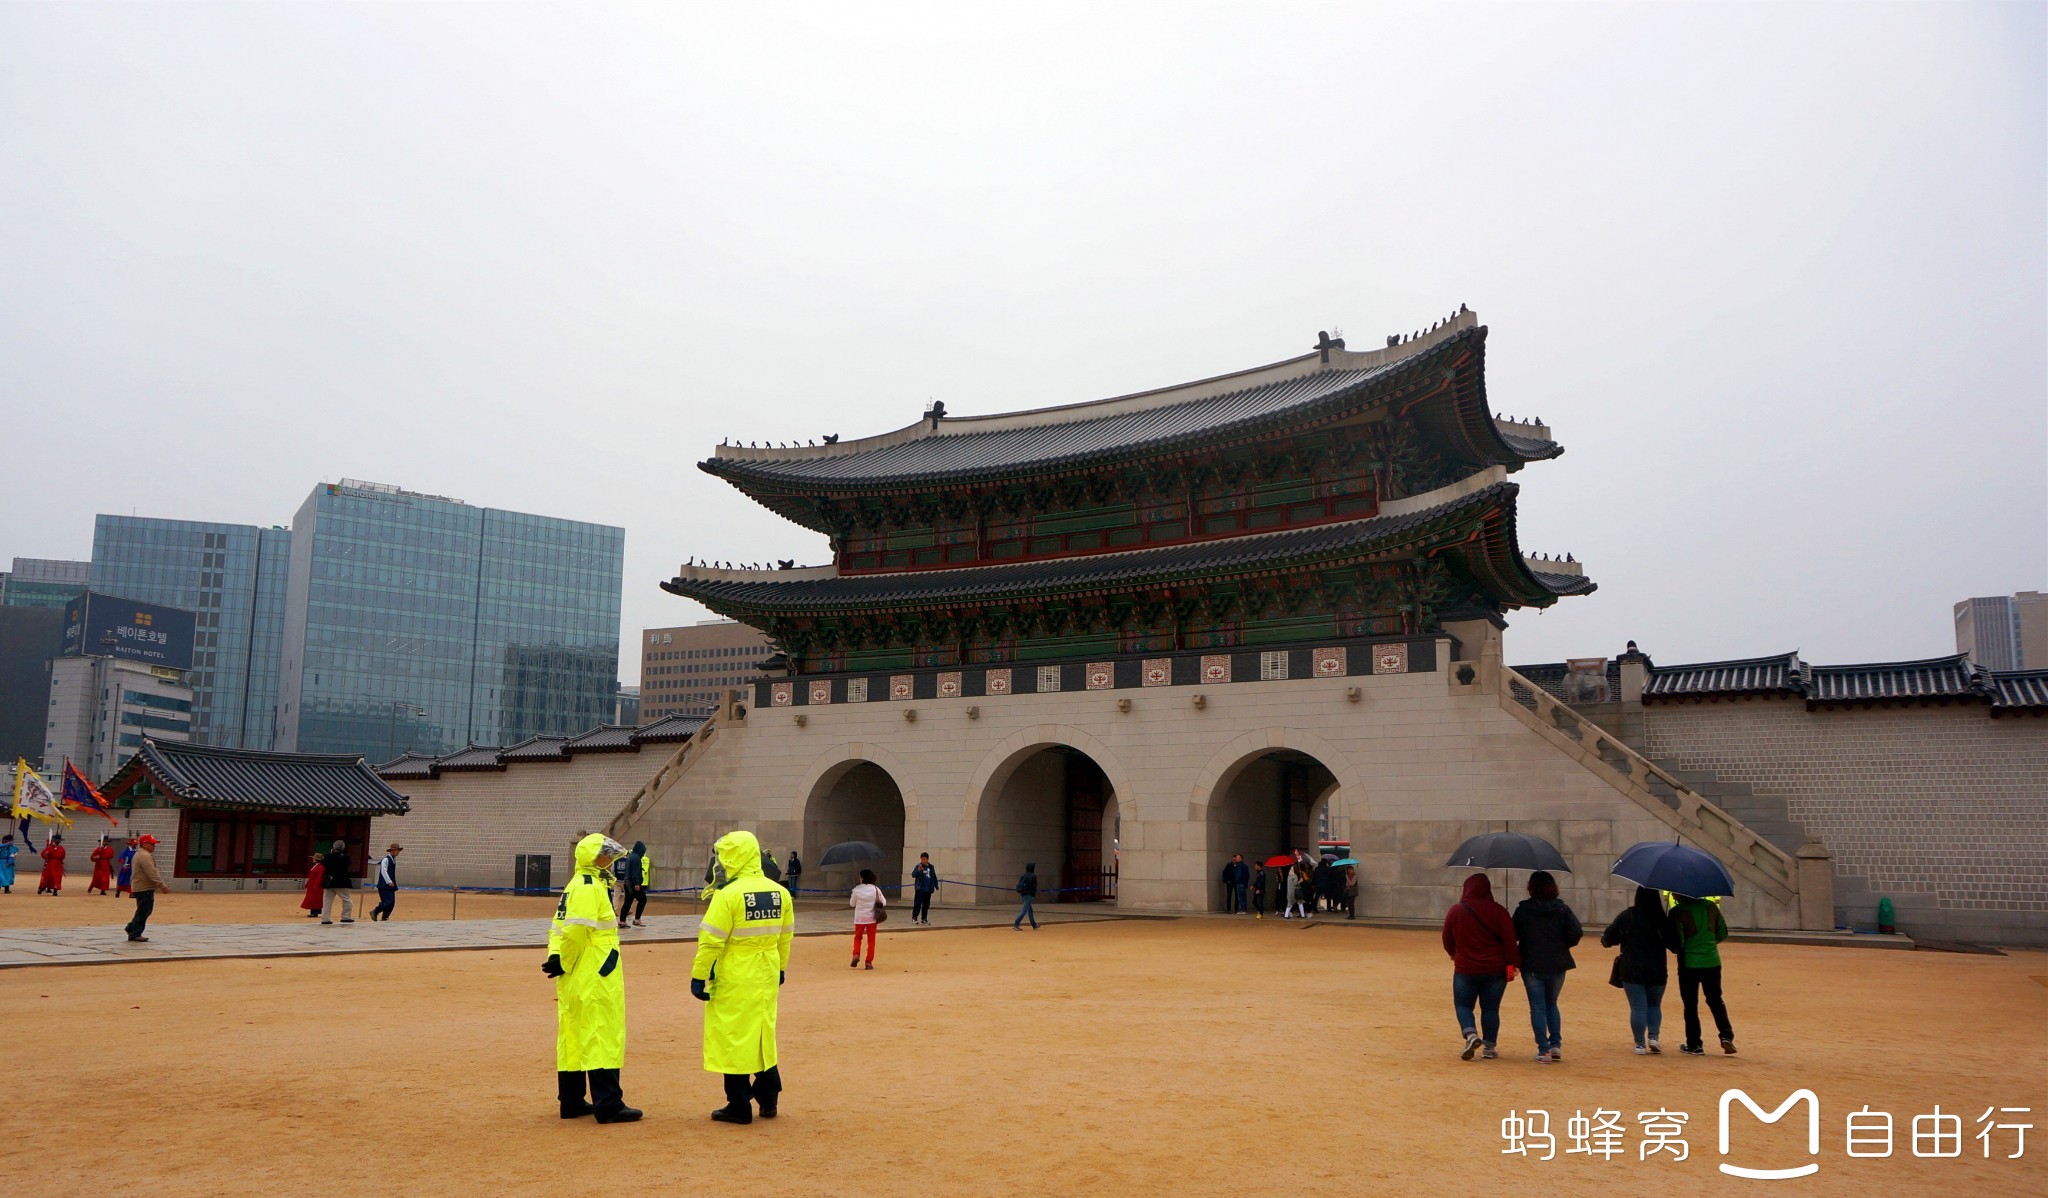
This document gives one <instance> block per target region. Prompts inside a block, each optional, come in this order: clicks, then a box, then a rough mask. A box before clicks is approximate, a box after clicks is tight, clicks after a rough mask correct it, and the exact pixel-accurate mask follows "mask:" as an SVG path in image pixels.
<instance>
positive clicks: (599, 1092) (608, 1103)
mask: <svg viewBox="0 0 2048 1198" xmlns="http://www.w3.org/2000/svg"><path fill="white" fill-rule="evenodd" d="M590 1104H591V1105H592V1106H593V1107H595V1108H596V1110H595V1112H594V1113H595V1114H596V1115H597V1121H598V1122H599V1123H631V1122H633V1121H635V1120H637V1119H638V1118H640V1112H639V1111H636V1110H634V1109H633V1108H632V1107H629V1106H627V1105H626V1096H625V1095H624V1094H622V1093H620V1092H619V1071H618V1070H616V1069H592V1070H591V1071H590Z"/></svg>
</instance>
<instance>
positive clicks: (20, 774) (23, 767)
mask: <svg viewBox="0 0 2048 1198" xmlns="http://www.w3.org/2000/svg"><path fill="white" fill-rule="evenodd" d="M13 813H14V815H15V817H16V818H22V819H39V820H42V821H43V822H44V823H46V824H63V825H64V826H65V827H67V828H68V827H70V826H71V817H70V816H68V815H65V814H64V812H63V811H61V810H60V809H59V808H58V805H57V796H56V795H53V794H51V793H50V787H49V784H48V783H46V782H44V781H43V778H42V775H40V774H38V773H36V772H35V771H34V770H32V769H30V768H28V759H27V758H16V759H15V765H14V809H13Z"/></svg>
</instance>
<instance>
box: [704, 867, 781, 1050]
mask: <svg viewBox="0 0 2048 1198" xmlns="http://www.w3.org/2000/svg"><path fill="white" fill-rule="evenodd" d="M717 850H718V861H719V864H721V865H723V866H724V867H725V876H726V883H725V885H723V886H721V887H719V888H718V891H717V892H716V893H715V894H713V895H712V896H711V907H710V909H709V910H707V911H705V912H704V922H703V923H701V924H699V925H698V928H697V960H696V963H695V964H694V965H692V966H691V967H690V976H691V977H693V978H696V979H698V980H700V981H708V982H709V984H710V990H711V1001H710V1002H707V1003H705V1004H704V1068H705V1070H706V1071H707V1072H711V1073H762V1072H765V1071H767V1070H769V1069H772V1068H774V1067H775V1062H776V1054H775V1007H776V996H777V987H779V986H780V985H781V984H782V971H783V970H785V969H788V968H789V945H790V941H791V940H792V939H794V938H795V935H796V907H795V904H794V903H793V902H792V901H791V899H790V897H789V891H787V890H784V889H783V888H782V887H781V886H780V885H778V884H777V883H774V882H771V881H769V880H768V877H767V875H766V874H763V873H762V872H761V842H760V841H758V840H755V839H754V834H753V833H752V832H728V833H726V834H725V835H724V836H721V837H719V839H718V845H717Z"/></svg>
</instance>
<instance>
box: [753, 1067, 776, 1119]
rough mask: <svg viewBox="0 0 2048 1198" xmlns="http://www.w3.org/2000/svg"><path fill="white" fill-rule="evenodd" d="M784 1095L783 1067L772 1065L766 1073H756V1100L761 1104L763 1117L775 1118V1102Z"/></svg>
mask: <svg viewBox="0 0 2048 1198" xmlns="http://www.w3.org/2000/svg"><path fill="white" fill-rule="evenodd" d="M781 1097H782V1069H781V1067H780V1066H770V1067H769V1069H768V1072H766V1073H756V1074H755V1075H754V1101H755V1102H757V1103H759V1104H760V1106H761V1117H762V1118H763V1119H773V1118H774V1117H775V1104H776V1102H777V1101H778V1100H780V1099H781Z"/></svg>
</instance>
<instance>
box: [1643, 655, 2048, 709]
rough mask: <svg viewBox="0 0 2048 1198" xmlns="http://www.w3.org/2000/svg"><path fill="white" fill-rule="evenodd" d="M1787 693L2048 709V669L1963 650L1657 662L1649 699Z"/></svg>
mask: <svg viewBox="0 0 2048 1198" xmlns="http://www.w3.org/2000/svg"><path fill="white" fill-rule="evenodd" d="M1745 695H1783V696H1787V697H1793V698H1801V699H1804V700H1806V705H1807V706H1808V707H1809V708H1819V707H1836V706H1848V705H1854V704H1873V703H1930V702H1933V703H1983V704H1986V705H1988V706H1990V707H1991V708H1992V709H1993V711H1994V714H1995V713H1996V712H1998V711H2004V710H2014V711H2021V710H2040V709H2048V670H2019V671H2004V672H1994V671H1991V670H1987V669H1985V668H1984V667H1983V666H1980V665H1978V664H1977V663H1976V662H1973V661H1971V660H1970V659H1969V657H1968V656H1966V655H1964V654H1960V653H1958V654H1954V655H1951V656H1947V657H1928V658H1922V659H1920V660H1917V661H1878V662H1865V663H1862V664H1858V665H1841V666H1816V665H1811V664H1809V663H1807V662H1806V661H1804V660H1802V659H1801V658H1800V656H1799V655H1798V654H1797V653H1779V654H1774V655H1773V656H1770V657H1750V658H1742V659H1739V660H1735V661H1709V662H1699V663H1696V664H1693V665H1678V666H1652V667H1650V677H1649V680H1648V681H1647V682H1645V683H1644V685H1643V699H1644V701H1645V702H1654V701H1658V700H1686V699H1690V700H1706V699H1728V698H1737V697H1740V696H1745Z"/></svg>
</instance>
